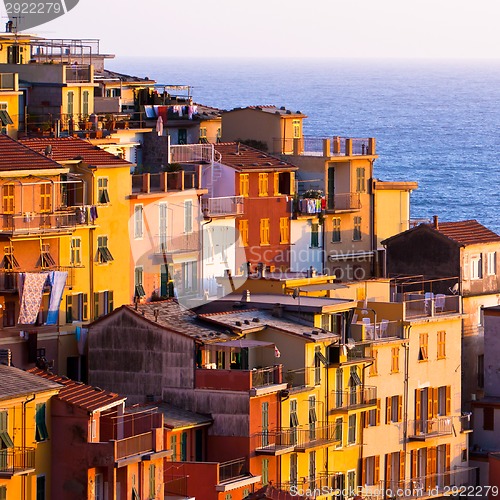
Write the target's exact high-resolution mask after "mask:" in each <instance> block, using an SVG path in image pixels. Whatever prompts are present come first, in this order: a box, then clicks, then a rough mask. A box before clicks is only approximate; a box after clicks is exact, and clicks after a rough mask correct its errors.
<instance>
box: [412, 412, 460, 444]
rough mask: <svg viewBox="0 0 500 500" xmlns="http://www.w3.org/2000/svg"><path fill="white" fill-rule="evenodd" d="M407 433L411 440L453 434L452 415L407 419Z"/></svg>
mask: <svg viewBox="0 0 500 500" xmlns="http://www.w3.org/2000/svg"><path fill="white" fill-rule="evenodd" d="M408 429H409V432H408V435H409V438H410V439H411V440H421V439H425V438H428V437H436V436H448V435H450V434H453V420H452V417H438V418H432V419H429V420H425V419H422V420H409V421H408Z"/></svg>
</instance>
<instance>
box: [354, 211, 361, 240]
mask: <svg viewBox="0 0 500 500" xmlns="http://www.w3.org/2000/svg"><path fill="white" fill-rule="evenodd" d="M361 224H362V218H361V216H360V215H355V216H354V217H353V226H352V241H362V240H363V237H362V236H363V235H362V231H361Z"/></svg>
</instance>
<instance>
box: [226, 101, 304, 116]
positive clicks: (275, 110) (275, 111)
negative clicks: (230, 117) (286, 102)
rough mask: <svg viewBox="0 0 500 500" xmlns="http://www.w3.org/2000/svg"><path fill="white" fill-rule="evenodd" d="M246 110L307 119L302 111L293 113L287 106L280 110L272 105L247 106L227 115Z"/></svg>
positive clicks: (235, 109)
mask: <svg viewBox="0 0 500 500" xmlns="http://www.w3.org/2000/svg"><path fill="white" fill-rule="evenodd" d="M244 109H253V110H255V111H263V112H264V113H271V114H278V115H284V116H300V117H302V118H306V115H305V114H304V113H301V112H300V111H295V112H293V111H291V110H289V109H286V108H285V106H281V107H280V108H278V106H274V105H272V104H263V105H259V106H246V107H244V108H234V109H231V110H229V111H226V113H230V112H231V111H241V110H244Z"/></svg>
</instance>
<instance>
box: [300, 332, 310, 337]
mask: <svg viewBox="0 0 500 500" xmlns="http://www.w3.org/2000/svg"><path fill="white" fill-rule="evenodd" d="M302 335H303V336H304V337H311V336H312V335H311V334H310V333H309V332H304V333H303V334H302Z"/></svg>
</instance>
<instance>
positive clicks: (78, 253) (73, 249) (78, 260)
mask: <svg viewBox="0 0 500 500" xmlns="http://www.w3.org/2000/svg"><path fill="white" fill-rule="evenodd" d="M69 262H70V264H71V265H72V266H81V264H82V239H81V238H71V243H70V256H69Z"/></svg>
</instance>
